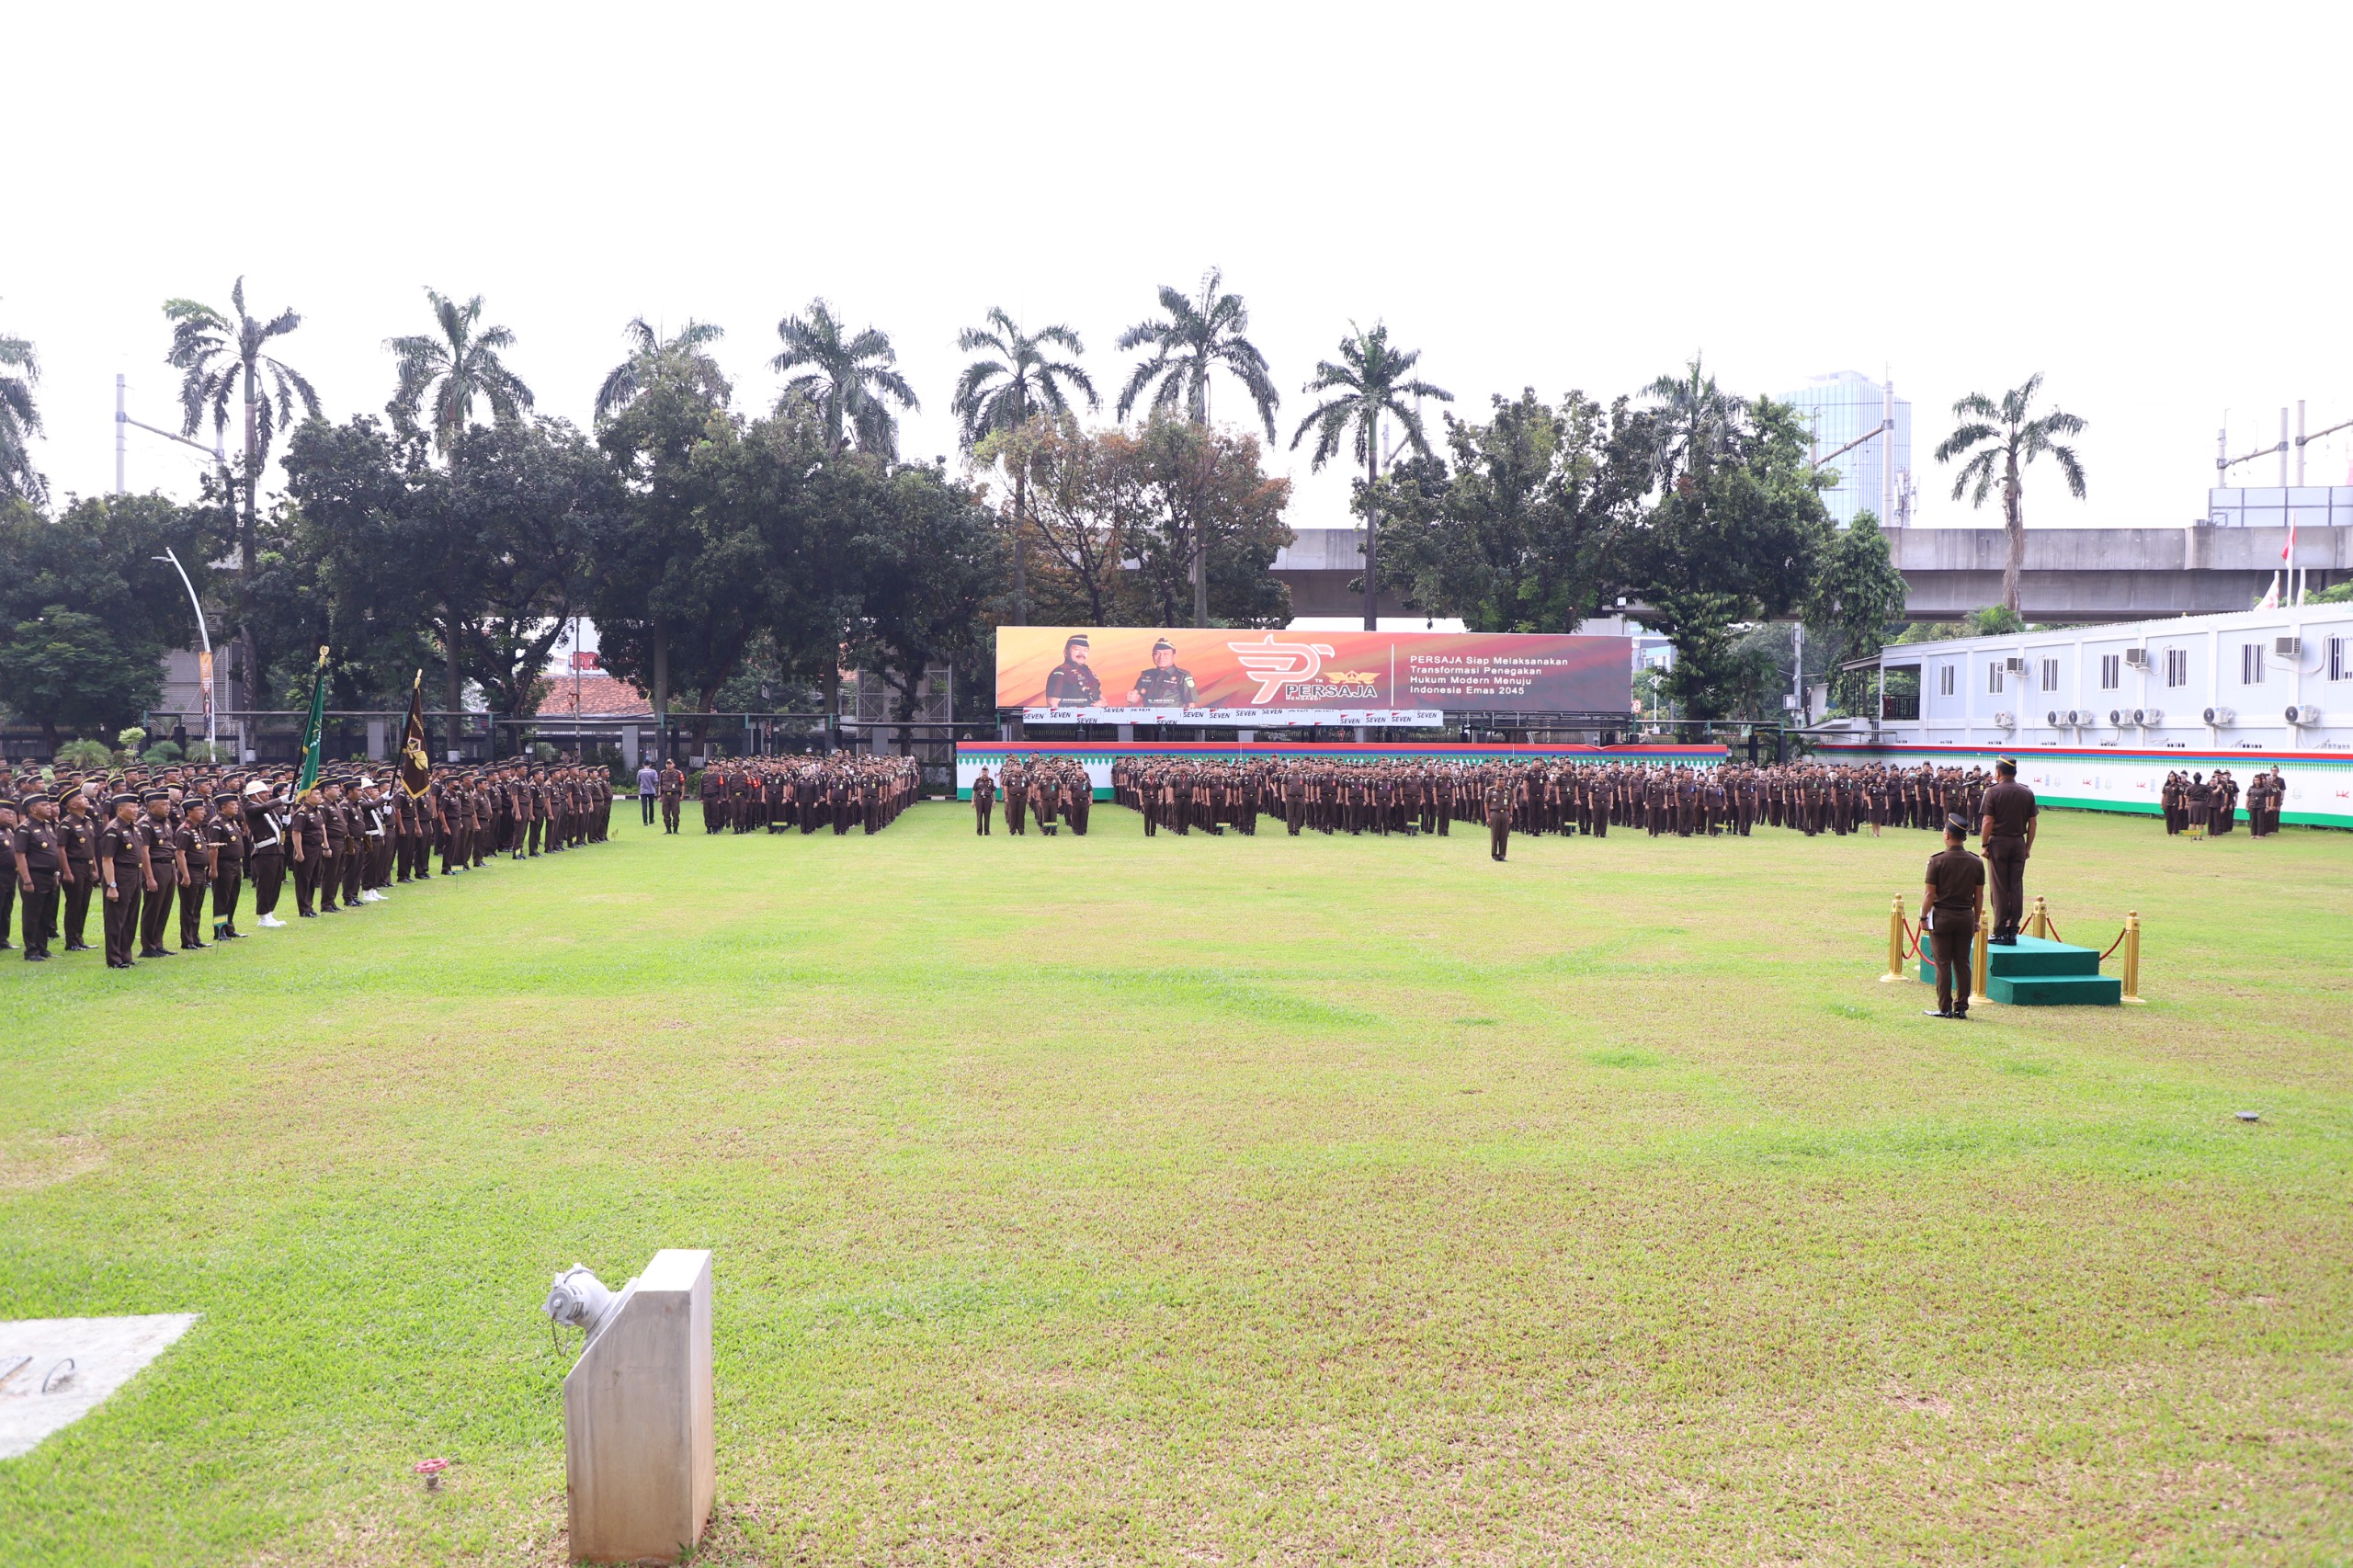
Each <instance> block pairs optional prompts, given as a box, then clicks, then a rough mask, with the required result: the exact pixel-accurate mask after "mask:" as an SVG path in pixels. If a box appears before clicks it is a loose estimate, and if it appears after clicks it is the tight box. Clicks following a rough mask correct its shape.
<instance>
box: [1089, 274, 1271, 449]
mask: <svg viewBox="0 0 2353 1568" xmlns="http://www.w3.org/2000/svg"><path fill="white" fill-rule="evenodd" d="M1224 282H1225V274H1224V273H1223V272H1222V271H1220V270H1219V269H1218V268H1216V267H1211V268H1210V270H1209V271H1208V272H1206V273H1204V274H1203V275H1202V277H1201V293H1200V298H1199V299H1198V300H1188V299H1187V298H1186V297H1185V296H1184V295H1182V294H1180V293H1178V292H1177V291H1176V290H1174V289H1172V288H1170V287H1169V286H1168V285H1167V284H1165V283H1164V284H1162V285H1161V286H1160V308H1161V309H1162V310H1164V311H1165V312H1168V313H1167V315H1166V316H1165V317H1163V318H1162V319H1160V320H1158V321H1141V322H1138V323H1136V324H1135V325H1133V326H1131V327H1130V328H1128V330H1127V331H1125V332H1123V333H1121V334H1120V348H1121V349H1122V350H1123V351H1124V350H1126V349H1130V348H1150V349H1151V350H1152V353H1151V355H1150V356H1149V357H1148V358H1144V359H1142V360H1140V361H1138V362H1137V364H1136V368H1135V373H1134V374H1133V375H1131V376H1130V377H1129V378H1128V384H1127V386H1126V387H1125V388H1124V389H1122V390H1121V392H1120V403H1119V413H1120V418H1122V419H1125V418H1126V417H1127V416H1128V411H1129V410H1130V409H1131V408H1133V407H1134V406H1135V403H1136V399H1137V398H1139V397H1141V396H1142V395H1143V392H1144V390H1145V389H1146V388H1147V387H1153V383H1154V382H1155V381H1156V382H1158V383H1159V385H1158V386H1157V387H1154V388H1153V393H1152V406H1153V407H1154V408H1174V407H1176V400H1177V399H1178V398H1180V397H1181V398H1183V399H1184V401H1185V417H1186V418H1188V419H1189V420H1191V421H1192V422H1193V423H1194V424H1196V425H1203V426H1206V425H1207V424H1208V423H1209V422H1210V372H1211V371H1212V370H1214V369H1218V368H1219V367H1220V366H1222V367H1224V368H1225V369H1228V370H1231V371H1232V372H1233V375H1234V377H1235V379H1237V380H1238V381H1241V383H1242V385H1243V388H1244V390H1245V391H1247V392H1249V394H1250V399H1251V401H1252V402H1253V403H1256V404H1257V405H1258V417H1259V418H1260V419H1261V420H1263V421H1264V422H1265V423H1266V426H1267V440H1269V441H1271V440H1273V439H1274V438H1275V405H1276V404H1277V403H1280V402H1281V401H1282V394H1280V393H1279V392H1276V391H1275V383H1274V381H1272V380H1271V379H1270V378H1269V377H1268V376H1267V357H1266V356H1265V355H1263V354H1261V353H1259V352H1258V349H1257V347H1256V345H1255V344H1253V343H1252V342H1251V341H1250V340H1249V338H1247V337H1245V336H1244V334H1245V333H1246V332H1248V331H1249V330H1250V308H1249V307H1248V306H1247V305H1245V304H1244V303H1243V302H1242V296H1241V295H1239V294H1221V293H1219V292H1218V290H1219V289H1220V288H1221V287H1222V286H1223V284H1224Z"/></svg>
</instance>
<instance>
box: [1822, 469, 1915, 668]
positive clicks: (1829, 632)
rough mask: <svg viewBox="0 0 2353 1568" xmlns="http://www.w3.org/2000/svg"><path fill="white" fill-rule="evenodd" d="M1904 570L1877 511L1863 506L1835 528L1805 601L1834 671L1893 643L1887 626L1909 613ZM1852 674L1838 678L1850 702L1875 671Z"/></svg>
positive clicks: (1824, 656)
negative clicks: (1897, 563)
mask: <svg viewBox="0 0 2353 1568" xmlns="http://www.w3.org/2000/svg"><path fill="white" fill-rule="evenodd" d="M1904 594H1905V589H1904V574H1903V573H1901V572H1899V571H1897V570H1896V569H1895V562H1894V559H1893V557H1892V556H1891V555H1890V554H1889V553H1888V549H1887V536H1886V535H1885V534H1883V533H1881V532H1880V529H1879V517H1878V516H1877V515H1876V514H1875V513H1872V512H1870V511H1861V512H1858V513H1856V514H1855V520H1854V521H1853V522H1851V523H1849V524H1848V525H1847V527H1845V528H1838V529H1835V530H1834V531H1833V532H1832V534H1831V536H1830V541H1829V546H1828V548H1827V549H1825V550H1824V551H1823V556H1822V571H1821V574H1820V575H1818V576H1817V577H1815V579H1814V582H1813V589H1812V591H1811V592H1810V594H1809V595H1808V596H1807V600H1806V604H1805V607H1804V625H1805V629H1806V630H1807V631H1810V632H1812V633H1813V642H1814V645H1815V647H1816V648H1818V649H1819V650H1820V651H1821V653H1822V657H1823V663H1824V666H1825V667H1827V668H1828V669H1830V670H1831V671H1833V672H1836V671H1837V670H1838V666H1839V665H1843V664H1846V663H1847V662H1848V661H1850V660H1855V659H1868V658H1870V657H1871V656H1872V655H1873V654H1875V653H1878V652H1879V651H1880V650H1881V648H1882V647H1884V646H1886V644H1887V630H1888V627H1889V626H1890V625H1891V624H1893V622H1896V621H1900V620H1902V619H1904ZM1848 674H1849V675H1850V676H1851V677H1852V678H1848V679H1846V680H1844V681H1836V680H1834V681H1833V683H1832V684H1833V685H1834V686H1839V687H1842V688H1843V689H1842V698H1843V699H1846V705H1847V708H1848V709H1849V710H1852V709H1853V708H1854V707H1856V706H1857V704H1856V703H1855V702H1854V701H1853V700H1852V697H1853V695H1854V694H1855V693H1856V692H1858V691H1859V690H1861V689H1862V679H1863V677H1865V676H1867V675H1868V674H1869V672H1867V671H1853V672H1848Z"/></svg>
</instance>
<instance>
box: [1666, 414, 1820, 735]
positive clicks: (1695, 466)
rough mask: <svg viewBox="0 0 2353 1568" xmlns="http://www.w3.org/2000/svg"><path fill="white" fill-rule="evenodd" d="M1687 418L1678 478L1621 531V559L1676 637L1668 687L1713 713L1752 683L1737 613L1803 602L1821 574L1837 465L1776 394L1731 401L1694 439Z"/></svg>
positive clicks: (1700, 714) (1676, 451)
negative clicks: (1819, 461) (1812, 447)
mask: <svg viewBox="0 0 2353 1568" xmlns="http://www.w3.org/2000/svg"><path fill="white" fill-rule="evenodd" d="M1663 401H1665V400H1663ZM1677 412H1678V411H1677V410H1676V409H1675V408H1674V406H1673V404H1672V403H1669V405H1668V409H1667V413H1668V415H1669V416H1670V418H1672V416H1673V415H1675V414H1676V413H1677ZM1685 430H1686V432H1687V435H1686V437H1685V438H1684V439H1683V440H1682V441H1679V442H1677V441H1675V438H1674V437H1670V441H1671V442H1675V444H1673V445H1671V446H1669V447H1668V449H1667V450H1668V451H1669V453H1670V454H1671V456H1670V460H1671V461H1673V462H1674V463H1675V464H1676V472H1674V474H1673V477H1672V479H1671V480H1670V481H1669V482H1668V483H1666V484H1665V486H1664V488H1663V491H1662V493H1661V494H1660V495H1659V498H1658V502H1657V504H1656V505H1655V506H1653V507H1652V508H1651V509H1650V511H1649V512H1648V514H1647V515H1645V516H1644V517H1643V519H1642V520H1641V522H1640V523H1639V524H1638V525H1637V526H1636V527H1635V528H1633V529H1632V530H1631V532H1630V534H1629V536H1628V537H1627V539H1626V541H1625V544H1624V552H1625V554H1624V559H1625V570H1626V574H1627V578H1628V586H1629V587H1631V589H1633V591H1635V592H1636V593H1638V594H1639V595H1640V596H1641V597H1642V600H1643V604H1644V605H1645V606H1647V607H1648V608H1646V609H1645V610H1644V611H1643V620H1644V621H1645V622H1646V623H1648V624H1650V625H1652V626H1654V627H1655V628H1656V629H1657V630H1658V631H1661V632H1664V633H1665V635H1666V636H1667V638H1668V639H1669V640H1670V641H1672V642H1674V644H1675V668H1674V670H1673V672H1672V673H1671V674H1670V676H1668V678H1667V682H1666V685H1667V689H1668V691H1669V693H1670V695H1672V696H1673V697H1674V698H1675V699H1677V701H1678V702H1680V703H1682V704H1683V707H1684V710H1685V713H1686V715H1687V716H1688V717H1690V718H1694V719H1713V718H1720V717H1722V715H1723V714H1725V713H1727V712H1729V711H1731V710H1733V707H1734V706H1736V705H1737V703H1738V702H1739V700H1740V698H1741V696H1742V694H1743V692H1744V691H1745V689H1746V688H1747V687H1749V686H1751V685H1753V675H1754V671H1753V664H1754V661H1753V660H1752V659H1751V658H1750V657H1749V656H1748V654H1747V653H1745V651H1744V650H1742V649H1741V648H1740V646H1739V638H1738V630H1739V623H1741V622H1743V621H1751V620H1760V619H1770V618H1775V617H1779V616H1783V615H1787V614H1789V613H1790V611H1791V610H1793V609H1796V608H1799V607H1800V606H1801V605H1802V604H1803V603H1804V602H1805V599H1806V597H1807V595H1808V593H1809V591H1810V590H1811V588H1812V586H1813V583H1814V581H1815V580H1816V577H1817V575H1818V574H1819V572H1820V566H1821V561H1822V557H1823V554H1824V551H1825V550H1826V549H1827V548H1828V544H1829V540H1830V532H1831V528H1830V515H1829V513H1828V512H1827V511H1826V510H1825V509H1824V506H1823V505H1822V494H1821V492H1822V489H1823V487H1824V486H1825V485H1826V484H1828V483H1830V477H1829V476H1828V475H1827V474H1824V473H1823V472H1820V471H1818V470H1817V469H1815V468H1814V467H1813V464H1812V463H1811V462H1809V461H1808V460H1807V452H1806V438H1805V433H1804V430H1803V429H1802V426H1801V425H1800V423H1799V421H1798V417H1797V415H1796V412H1795V411H1794V410H1793V409H1791V408H1790V407H1789V405H1787V404H1786V403H1775V402H1773V401H1772V400H1770V399H1769V398H1758V399H1757V400H1756V402H1755V403H1744V404H1734V405H1733V408H1732V410H1731V417H1730V418H1729V419H1728V420H1726V421H1725V422H1724V423H1723V424H1722V426H1721V427H1720V428H1718V429H1717V430H1716V431H1715V432H1714V433H1712V434H1711V436H1710V437H1707V438H1706V439H1704V440H1702V441H1700V442H1699V443H1697V444H1692V443H1690V442H1689V441H1688V426H1685Z"/></svg>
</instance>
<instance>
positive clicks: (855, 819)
mask: <svg viewBox="0 0 2353 1568" xmlns="http://www.w3.org/2000/svg"><path fill="white" fill-rule="evenodd" d="M638 779H639V783H638V790H639V794H640V796H641V798H643V797H644V796H645V795H646V792H647V790H649V788H650V789H652V790H654V792H655V794H656V795H657V796H658V798H659V800H660V801H661V805H662V825H663V829H664V831H665V832H668V833H676V832H677V831H678V810H679V803H680V802H681V801H683V800H685V798H686V790H687V776H686V775H685V774H684V773H683V772H681V771H680V770H679V768H678V767H677V765H676V764H675V763H672V764H670V765H668V766H666V767H662V768H659V769H654V768H650V767H649V768H647V769H645V770H644V771H642V772H641V773H640V774H639V775H638ZM695 788H696V789H697V790H699V793H700V795H701V799H702V830H703V831H704V832H705V833H750V832H753V831H754V830H755V829H760V828H765V829H766V830H767V831H768V832H770V833H790V832H791V831H792V830H793V829H794V828H799V829H800V830H801V832H803V833H814V832H816V831H817V830H818V829H819V828H822V827H831V828H832V829H833V830H834V832H835V833H836V834H844V833H847V832H848V831H849V830H850V829H851V828H852V827H853V826H858V825H861V824H862V825H863V826H864V827H865V829H866V831H867V832H869V833H880V832H881V831H882V830H883V829H884V828H886V827H888V826H890V825H891V824H892V823H893V822H894V821H896V820H897V819H898V815H899V813H900V812H904V811H905V810H906V809H907V807H908V806H909V805H910V804H912V803H913V802H914V801H915V797H916V795H917V794H918V793H919V792H920V791H921V790H922V788H923V769H922V767H920V766H919V765H918V764H917V763H916V762H915V758H913V757H911V756H865V755H863V754H857V753H849V752H837V753H835V755H833V756H824V757H817V756H747V757H733V758H722V759H716V760H714V761H712V762H711V763H710V765H709V766H708V767H704V768H703V770H702V776H701V778H700V779H699V782H698V783H697V784H696V786H695ZM646 811H647V817H646V820H647V821H648V822H651V821H652V820H653V816H652V807H651V806H650V805H649V806H647V807H646Z"/></svg>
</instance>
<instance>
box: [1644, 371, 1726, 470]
mask: <svg viewBox="0 0 2353 1568" xmlns="http://www.w3.org/2000/svg"><path fill="white" fill-rule="evenodd" d="M1643 394H1644V395H1645V396H1649V397H1654V398H1656V399H1658V400H1659V402H1660V403H1663V404H1664V405H1665V406H1664V407H1662V408H1661V409H1660V410H1659V413H1660V415H1662V417H1663V420H1664V422H1665V426H1666V428H1667V432H1668V435H1667V439H1666V441H1665V444H1664V445H1663V447H1662V449H1661V451H1660V454H1659V456H1660V460H1661V462H1662V464H1663V466H1664V469H1665V474H1664V477H1665V478H1666V479H1668V480H1670V481H1671V480H1673V479H1674V478H1675V477H1676V475H1677V474H1678V473H1689V472H1691V471H1692V470H1694V469H1696V468H1699V467H1703V466H1705V464H1706V463H1707V461H1708V460H1709V459H1710V458H1711V457H1712V456H1713V455H1714V454H1715V453H1717V452H1718V451H1720V450H1722V449H1723V448H1725V447H1728V446H1729V445H1731V443H1732V439H1733V435H1734V434H1735V433H1736V432H1737V430H1738V428H1739V423H1740V410H1739V403H1737V401H1736V400H1734V399H1733V398H1732V397H1731V396H1729V395H1727V394H1726V393H1725V392H1722V391H1720V390H1719V389H1718V388H1717V386H1716V378H1715V377H1713V376H1711V375H1709V374H1708V373H1707V372H1706V371H1704V370H1702V369H1700V368H1699V357H1698V356H1697V355H1694V356H1693V357H1692V358H1691V359H1690V360H1689V361H1688V363H1686V364H1685V366H1684V367H1683V374H1682V375H1680V376H1661V377H1660V378H1659V379H1658V380H1656V381H1653V382H1652V383H1651V384H1650V385H1649V386H1647V387H1644V388H1643Z"/></svg>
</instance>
